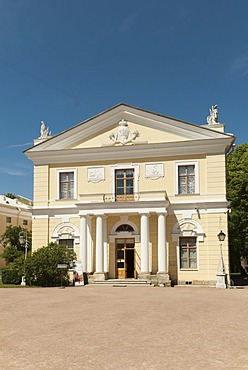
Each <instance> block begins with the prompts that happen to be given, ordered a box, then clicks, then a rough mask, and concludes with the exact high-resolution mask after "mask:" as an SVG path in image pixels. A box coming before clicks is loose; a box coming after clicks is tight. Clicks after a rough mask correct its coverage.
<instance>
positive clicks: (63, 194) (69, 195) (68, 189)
mask: <svg viewBox="0 0 248 370" xmlns="http://www.w3.org/2000/svg"><path fill="white" fill-rule="evenodd" d="M59 198H60V199H73V198H74V172H60V173H59Z"/></svg>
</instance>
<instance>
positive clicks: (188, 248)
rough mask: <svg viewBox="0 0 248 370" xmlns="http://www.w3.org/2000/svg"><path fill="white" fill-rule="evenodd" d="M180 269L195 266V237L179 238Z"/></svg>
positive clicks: (193, 267)
mask: <svg viewBox="0 0 248 370" xmlns="http://www.w3.org/2000/svg"><path fill="white" fill-rule="evenodd" d="M179 249H180V269H196V268H197V251H196V238H195V237H181V238H179Z"/></svg>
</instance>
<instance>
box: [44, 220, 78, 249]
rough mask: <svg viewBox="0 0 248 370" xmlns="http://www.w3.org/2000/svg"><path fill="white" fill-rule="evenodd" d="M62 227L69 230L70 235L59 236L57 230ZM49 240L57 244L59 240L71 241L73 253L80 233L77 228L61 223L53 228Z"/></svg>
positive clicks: (67, 223)
mask: <svg viewBox="0 0 248 370" xmlns="http://www.w3.org/2000/svg"><path fill="white" fill-rule="evenodd" d="M63 227H69V228H71V229H72V230H73V232H72V234H70V235H69V236H68V234H62V236H61V235H60V234H59V230H60V229H62V228H63ZM51 239H52V241H53V242H58V241H59V240H60V239H73V250H74V251H75V245H76V244H78V243H79V241H80V233H79V230H78V228H77V227H76V226H75V225H74V224H72V223H71V222H62V223H60V224H58V225H57V226H56V227H55V228H54V230H53V234H52V237H51Z"/></svg>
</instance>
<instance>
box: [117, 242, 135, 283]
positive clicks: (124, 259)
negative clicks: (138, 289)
mask: <svg viewBox="0 0 248 370" xmlns="http://www.w3.org/2000/svg"><path fill="white" fill-rule="evenodd" d="M116 277H117V279H126V278H134V277H135V251H134V239H117V240H116Z"/></svg>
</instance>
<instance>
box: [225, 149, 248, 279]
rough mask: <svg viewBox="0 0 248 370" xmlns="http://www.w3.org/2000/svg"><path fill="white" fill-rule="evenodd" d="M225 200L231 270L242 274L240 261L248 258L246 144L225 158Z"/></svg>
mask: <svg viewBox="0 0 248 370" xmlns="http://www.w3.org/2000/svg"><path fill="white" fill-rule="evenodd" d="M227 198H228V200H229V201H230V210H231V212H229V244H230V257H231V258H230V259H231V261H230V262H231V269H232V271H233V272H234V271H237V270H239V271H241V272H242V271H243V269H242V266H241V260H242V259H246V258H247V257H248V144H241V145H239V146H237V147H236V149H235V151H233V152H231V153H230V154H229V155H228V157H227Z"/></svg>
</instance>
